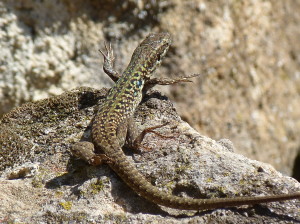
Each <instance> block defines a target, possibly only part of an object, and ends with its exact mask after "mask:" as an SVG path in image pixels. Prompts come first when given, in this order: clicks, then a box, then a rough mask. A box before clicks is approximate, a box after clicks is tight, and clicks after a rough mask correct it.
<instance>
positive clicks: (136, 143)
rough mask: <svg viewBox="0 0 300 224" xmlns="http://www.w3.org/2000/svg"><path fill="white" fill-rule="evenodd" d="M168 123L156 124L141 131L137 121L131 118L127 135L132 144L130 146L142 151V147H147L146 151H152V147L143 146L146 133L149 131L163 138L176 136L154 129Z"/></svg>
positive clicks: (128, 141) (128, 142)
mask: <svg viewBox="0 0 300 224" xmlns="http://www.w3.org/2000/svg"><path fill="white" fill-rule="evenodd" d="M168 124H169V122H166V123H164V124H161V125H156V126H153V127H150V128H146V129H144V130H143V131H141V132H139V131H138V128H137V125H136V123H135V122H134V121H133V119H130V122H129V124H128V130H127V136H126V140H127V144H128V145H129V146H130V148H132V149H134V150H136V151H141V148H143V149H145V151H151V150H152V149H150V148H148V147H146V146H142V144H141V143H142V141H143V139H144V137H145V135H146V134H148V133H153V134H155V135H157V136H159V137H160V138H163V139H168V138H174V136H165V135H162V134H160V133H158V132H156V131H154V130H155V129H158V128H161V127H164V126H166V125H168Z"/></svg>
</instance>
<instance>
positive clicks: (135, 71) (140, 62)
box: [71, 32, 300, 210]
mask: <svg viewBox="0 0 300 224" xmlns="http://www.w3.org/2000/svg"><path fill="white" fill-rule="evenodd" d="M170 44H171V36H170V34H169V33H166V32H164V33H151V34H149V35H148V36H147V37H146V38H145V39H144V40H143V41H142V42H141V43H140V44H139V46H138V47H137V48H136V49H135V50H134V53H133V55H132V58H131V61H130V63H129V65H128V66H127V68H126V69H125V71H124V72H123V73H122V75H120V74H119V73H118V72H116V71H115V70H114V68H113V61H114V55H113V50H112V48H111V45H106V44H105V48H106V53H104V52H102V51H101V50H100V52H101V53H102V55H103V57H104V65H103V69H104V71H105V73H107V74H108V75H109V76H110V78H111V79H112V80H113V81H115V82H116V83H115V85H114V86H113V87H112V88H111V89H110V90H109V92H108V94H107V97H106V99H105V101H104V103H102V104H101V105H100V108H99V110H98V112H97V113H96V115H95V116H94V118H93V119H92V122H91V124H92V125H91V129H92V130H91V139H92V142H87V141H83V142H77V143H75V144H74V145H73V146H72V147H71V151H72V153H73V154H74V155H75V156H77V157H79V158H81V159H83V160H85V161H86V162H88V163H89V164H91V165H94V166H97V165H100V164H103V163H106V164H108V165H109V166H110V167H111V168H112V170H113V171H114V172H115V173H116V174H117V175H118V176H119V177H120V178H121V179H122V180H123V181H124V182H125V183H126V184H127V185H128V186H129V187H130V188H131V189H133V191H135V192H136V193H137V194H138V195H140V196H142V197H144V198H145V199H147V200H149V201H151V202H153V203H155V204H158V205H162V206H166V207H170V208H175V209H182V210H207V209H217V208H224V207H232V206H240V205H252V204H258V203H266V202H274V201H283V200H291V199H299V198H300V192H295V193H288V194H279V195H269V196H248V197H234V198H213V199H195V198H187V197H179V196H175V195H172V194H167V193H165V192H162V191H160V190H159V188H157V187H155V186H154V185H152V184H151V183H150V182H149V181H148V180H147V179H146V178H145V177H144V176H143V175H142V174H141V173H140V172H139V171H138V170H137V168H136V167H135V165H134V164H133V163H132V162H130V161H129V160H128V159H127V157H126V156H125V154H124V152H123V151H122V147H123V146H124V145H125V144H127V143H128V144H129V145H130V146H132V148H137V147H139V144H140V142H141V141H142V139H143V137H144V136H145V134H146V133H148V132H153V133H156V132H155V131H154V129H156V128H158V127H162V126H164V124H163V125H160V126H156V127H152V128H148V129H145V130H144V131H142V132H141V133H137V128H136V124H135V122H134V120H133V115H134V112H135V110H136V108H137V106H138V104H139V103H140V102H141V100H142V97H143V94H145V92H146V91H147V90H149V89H150V88H152V87H153V86H155V85H170V84H175V83H179V82H188V81H190V80H189V79H190V78H192V77H195V76H198V75H199V74H196V75H191V76H185V77H180V78H178V79H160V78H152V77H151V76H152V73H153V71H154V70H155V69H156V67H158V65H159V64H161V60H162V58H163V57H164V55H165V54H166V52H167V50H168V48H169V46H170Z"/></svg>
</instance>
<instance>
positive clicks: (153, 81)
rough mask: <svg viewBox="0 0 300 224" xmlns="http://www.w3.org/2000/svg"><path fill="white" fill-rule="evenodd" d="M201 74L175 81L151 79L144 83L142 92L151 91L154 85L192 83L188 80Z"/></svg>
mask: <svg viewBox="0 0 300 224" xmlns="http://www.w3.org/2000/svg"><path fill="white" fill-rule="evenodd" d="M201 75H202V74H193V75H189V76H183V77H179V78H177V79H167V78H152V79H149V80H147V81H146V83H145V86H144V89H143V91H144V92H146V91H147V90H149V89H151V88H152V87H154V86H155V85H173V84H176V83H180V82H192V81H191V80H190V79H191V78H194V77H197V76H201Z"/></svg>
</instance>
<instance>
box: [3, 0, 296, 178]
mask: <svg viewBox="0 0 300 224" xmlns="http://www.w3.org/2000/svg"><path fill="white" fill-rule="evenodd" d="M116 2H117V3H116ZM116 4H117V5H116ZM299 11H300V4H299V2H298V1H293V0H286V1H277V0H267V1H261V0H251V1H236V0H219V1H217V2H216V1H207V0H190V1H178V0H164V1H149V0H139V1H137V0H127V1H83V0H76V2H74V1H60V2H59V3H57V2H56V1H53V0H43V1H31V0H22V1H12V0H1V1H0V13H1V17H0V26H1V32H0V49H1V51H0V74H1V75H0V116H2V115H3V114H4V113H7V112H9V111H10V110H11V109H12V108H13V107H16V106H19V105H21V104H22V103H24V102H30V101H36V100H39V99H44V98H46V97H49V96H53V95H57V94H61V93H63V92H65V91H68V90H71V89H73V88H75V87H77V86H83V85H84V86H90V87H93V88H98V89H99V88H102V87H109V86H110V85H111V84H112V82H111V80H110V79H109V78H108V77H107V76H106V75H105V74H104V73H103V71H102V70H101V69H100V66H101V64H102V57H101V55H100V54H99V52H98V49H99V48H102V47H103V44H104V41H108V42H111V43H112V46H113V48H114V51H115V56H116V63H115V65H116V67H117V70H118V71H123V70H124V69H125V67H126V65H127V64H128V61H129V60H130V57H131V55H132V52H133V50H134V49H135V48H136V46H137V44H138V43H139V42H140V41H141V40H142V39H143V38H144V37H145V36H146V35H147V34H148V33H149V32H158V31H167V32H170V33H171V35H172V37H173V44H172V47H171V49H170V51H169V52H168V54H167V57H166V58H165V59H164V61H163V64H162V67H161V69H160V70H159V71H158V74H157V76H159V77H162V76H172V77H176V76H180V75H190V74H194V73H202V74H204V76H203V78H202V79H195V80H194V84H191V85H189V86H188V87H187V86H185V85H177V86H173V87H161V89H163V90H164V91H166V92H168V96H170V97H171V99H172V100H173V101H174V102H176V107H177V109H178V112H179V114H180V116H181V117H183V118H184V120H185V121H188V122H189V123H190V124H191V125H192V126H193V127H194V128H195V129H196V130H198V131H199V132H201V133H203V134H204V135H207V136H211V137H212V138H214V139H221V138H228V139H230V140H231V141H232V142H233V143H234V145H235V146H236V148H237V150H238V151H237V152H238V153H241V154H243V155H246V156H247V157H250V158H252V159H257V160H260V161H264V162H267V163H270V164H272V165H273V166H275V168H276V169H277V170H279V171H280V172H282V173H284V174H287V175H291V174H292V167H293V162H294V160H295V158H296V155H297V152H298V148H299V142H300V135H299V133H300V122H299V116H300V115H299V114H300V103H299V102H300V96H299V86H300V79H299V71H300V63H299V52H300V44H299V36H300V29H299V24H300V17H299V16H298V14H299V13H298V12H299ZM186 108H189V109H188V110H187V109H186ZM29 144H30V143H29ZM28 147H30V146H28Z"/></svg>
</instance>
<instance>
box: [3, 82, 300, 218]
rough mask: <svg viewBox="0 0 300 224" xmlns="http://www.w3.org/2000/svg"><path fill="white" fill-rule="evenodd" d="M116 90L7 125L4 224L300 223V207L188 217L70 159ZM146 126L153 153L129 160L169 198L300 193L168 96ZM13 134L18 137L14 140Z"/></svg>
mask: <svg viewBox="0 0 300 224" xmlns="http://www.w3.org/2000/svg"><path fill="white" fill-rule="evenodd" d="M106 93H107V89H102V90H95V89H91V88H86V87H82V88H78V89H75V90H73V91H69V92H66V93H64V94H62V95H60V96H56V97H52V98H48V99H45V100H40V101H37V102H34V103H27V104H24V105H23V106H22V107H19V108H16V109H14V110H12V111H11V112H9V113H8V114H6V115H4V116H3V118H2V120H0V148H1V151H0V164H1V167H0V171H1V177H0V201H1V206H0V222H1V223H62V222H72V223H145V222H151V223H152V222H154V223H155V222H164V223H208V222H212V223H297V222H300V219H299V217H300V201H299V200H292V201H287V202H274V203H269V204H261V205H256V206H242V207H235V208H227V209H216V210H211V211H200V212H196V211H195V212H193V211H188V212H186V211H180V210H175V209H168V208H165V207H160V206H157V205H155V204H152V203H150V202H148V201H146V200H145V199H143V198H141V197H139V196H137V195H136V194H135V193H134V192H133V191H132V190H131V189H130V188H128V187H127V186H126V184H125V183H123V182H122V181H121V179H120V178H118V177H117V175H116V174H115V173H114V172H113V171H112V170H110V168H109V167H108V166H106V165H103V166H101V167H90V166H88V165H87V164H85V163H83V162H82V161H80V160H78V159H76V158H73V157H72V156H71V155H70V152H69V150H70V146H71V144H73V143H74V142H77V141H79V139H80V138H83V137H87V136H85V135H86V134H87V133H88V130H89V129H88V125H89V123H90V120H91V118H92V117H93V115H94V113H95V112H96V110H97V108H98V103H99V104H101V102H102V100H103V99H104V97H105V95H106ZM135 116H136V118H135V119H136V120H137V122H138V123H139V125H140V127H141V129H142V128H145V127H151V126H154V125H158V124H162V123H165V122H170V123H169V124H168V125H167V126H165V127H163V128H161V129H160V130H158V131H160V133H161V134H163V135H165V136H169V137H170V138H167V139H166V138H164V139H162V138H160V137H159V136H157V135H153V134H148V135H147V136H146V138H145V139H144V141H143V144H142V145H143V146H144V147H145V148H148V149H149V148H150V149H151V150H150V151H145V150H143V147H142V148H141V152H139V153H133V152H132V151H131V150H130V149H125V150H124V151H125V153H126V155H127V156H128V158H129V159H131V160H132V162H134V163H135V164H136V166H137V168H138V169H139V171H140V172H141V173H142V174H143V175H145V177H146V178H147V179H148V180H149V181H150V182H151V183H152V184H154V185H155V186H157V187H158V188H160V189H161V190H163V191H165V192H168V193H171V194H174V195H178V196H182V197H194V198H214V197H235V196H250V195H251V196H256V195H269V194H280V193H288V192H295V191H299V190H300V184H299V183H298V182H297V181H296V180H294V179H292V178H290V177H287V176H283V175H282V174H281V173H279V172H277V171H276V170H275V169H274V168H273V167H272V166H270V165H267V164H264V163H261V162H258V161H254V160H250V159H248V158H246V157H244V156H242V155H239V154H236V153H234V152H233V151H234V150H235V149H234V148H235V147H234V146H233V144H232V143H231V142H230V141H229V140H228V139H223V140H221V141H219V142H220V143H218V142H216V141H214V140H212V139H210V138H208V137H205V136H202V135H200V134H199V133H198V132H196V131H195V130H194V129H192V128H191V127H190V126H189V125H188V124H187V123H185V122H183V121H182V120H181V119H180V117H179V116H178V114H177V112H176V110H175V109H174V107H173V105H172V103H171V102H170V101H169V100H168V99H167V98H166V97H165V96H163V95H161V94H160V93H159V92H156V91H152V92H150V93H149V94H147V95H146V97H145V99H144V101H143V102H142V104H141V105H140V106H139V107H138V111H137V113H136V115H135ZM7 133H10V134H7Z"/></svg>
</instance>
